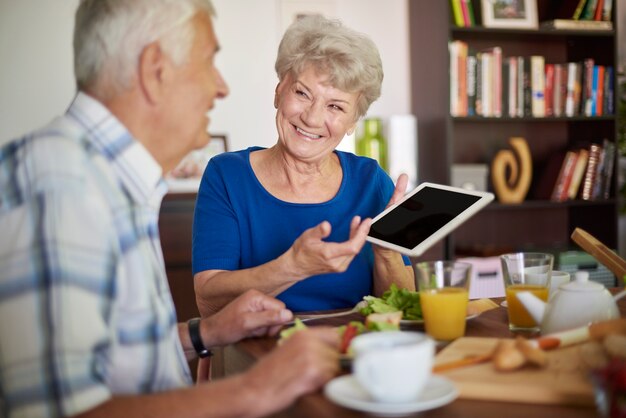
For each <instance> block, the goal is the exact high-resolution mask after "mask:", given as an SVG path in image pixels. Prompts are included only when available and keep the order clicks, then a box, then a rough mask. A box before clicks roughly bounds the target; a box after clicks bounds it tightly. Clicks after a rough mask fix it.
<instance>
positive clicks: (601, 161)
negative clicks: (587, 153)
mask: <svg viewBox="0 0 626 418" xmlns="http://www.w3.org/2000/svg"><path fill="white" fill-rule="evenodd" d="M605 157H606V150H605V149H604V146H600V152H599V154H598V161H597V162H596V173H595V176H594V177H593V182H592V185H591V200H596V199H598V198H599V197H600V196H601V195H602V175H603V173H604V165H605Z"/></svg>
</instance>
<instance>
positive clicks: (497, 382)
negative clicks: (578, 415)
mask: <svg viewBox="0 0 626 418" xmlns="http://www.w3.org/2000/svg"><path fill="white" fill-rule="evenodd" d="M497 342H498V339H497V338H479V337H463V338H459V339H458V340H456V341H454V342H453V343H451V344H450V345H449V346H447V347H446V348H444V349H443V350H442V351H441V352H440V353H439V354H437V356H436V358H435V364H441V363H447V362H449V361H454V360H459V359H462V358H465V357H470V356H475V355H481V354H485V353H489V352H491V350H493V348H494V347H495V346H496V344H497ZM579 349H580V348H579V346H571V347H566V348H561V349H558V350H554V351H548V352H546V353H547V354H548V359H549V361H548V366H547V367H546V368H543V369H537V368H533V367H530V366H526V367H524V368H522V369H520V370H516V371H513V372H498V371H496V370H495V369H494V367H493V364H492V363H491V362H487V363H483V364H478V365H473V366H467V367H461V368H457V369H453V370H449V371H446V372H442V373H440V374H441V375H443V376H446V377H448V378H449V379H451V380H452V381H453V382H454V383H455V385H456V387H457V389H458V390H459V392H460V397H461V398H465V399H480V400H490V401H509V402H522V403H542V404H558V405H585V406H593V405H594V398H593V388H592V385H591V382H590V381H589V379H588V378H587V374H586V371H585V369H584V368H583V367H582V366H581V364H580V360H579Z"/></svg>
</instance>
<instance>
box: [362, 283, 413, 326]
mask: <svg viewBox="0 0 626 418" xmlns="http://www.w3.org/2000/svg"><path fill="white" fill-rule="evenodd" d="M363 300H365V301H366V302H367V306H366V307H365V308H363V309H361V311H360V312H361V314H362V315H366V316H367V315H370V314H372V313H389V312H397V311H401V312H402V319H408V320H420V319H422V307H421V305H420V295H419V293H418V292H414V291H411V290H407V289H398V286H396V285H395V284H392V285H391V287H389V290H387V291H386V292H385V293H383V296H382V297H381V298H377V297H375V296H365V297H364V298H363Z"/></svg>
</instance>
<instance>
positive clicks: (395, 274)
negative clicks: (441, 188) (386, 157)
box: [372, 174, 415, 295]
mask: <svg viewBox="0 0 626 418" xmlns="http://www.w3.org/2000/svg"><path fill="white" fill-rule="evenodd" d="M408 183H409V176H407V175H406V174H401V175H400V177H398V181H397V182H396V188H395V189H394V191H393V194H392V195H391V198H390V199H389V203H387V207H389V206H392V205H395V204H396V203H398V202H400V200H402V197H403V196H404V194H405V192H406V187H407V185H408ZM372 248H373V250H374V294H375V295H382V294H383V292H385V291H386V290H387V289H388V288H389V286H391V284H392V283H395V284H396V285H397V286H398V287H400V288H406V289H410V290H415V283H414V279H413V268H412V267H411V266H405V265H404V261H403V260H402V256H401V255H400V253H398V252H396V251H394V250H390V249H388V248H384V247H381V246H379V245H373V246H372Z"/></svg>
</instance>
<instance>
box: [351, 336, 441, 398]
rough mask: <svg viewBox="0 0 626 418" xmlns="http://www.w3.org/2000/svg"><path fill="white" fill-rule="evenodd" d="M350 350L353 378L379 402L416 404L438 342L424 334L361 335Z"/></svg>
mask: <svg viewBox="0 0 626 418" xmlns="http://www.w3.org/2000/svg"><path fill="white" fill-rule="evenodd" d="M351 348H352V350H353V352H354V356H355V358H354V362H353V365H352V370H353V372H354V376H355V378H356V380H357V381H358V382H359V384H360V385H361V386H362V387H363V388H364V389H365V390H366V391H367V392H368V393H369V394H370V396H371V397H372V398H373V399H374V400H375V401H377V402H410V401H416V400H417V398H418V396H419V395H420V393H421V392H422V390H423V389H424V387H425V386H426V383H427V382H428V379H429V378H430V375H431V370H432V365H433V357H434V355H435V342H434V341H433V340H432V339H431V338H430V337H428V336H427V335H425V334H423V333H419V332H405V331H386V332H374V333H369V334H362V335H359V336H357V337H356V338H354V340H352V344H351Z"/></svg>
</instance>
